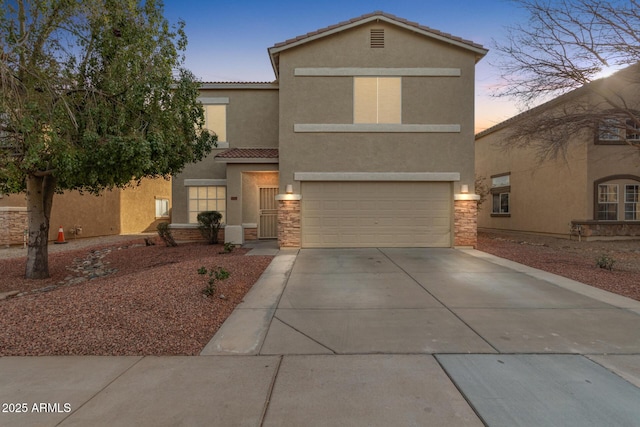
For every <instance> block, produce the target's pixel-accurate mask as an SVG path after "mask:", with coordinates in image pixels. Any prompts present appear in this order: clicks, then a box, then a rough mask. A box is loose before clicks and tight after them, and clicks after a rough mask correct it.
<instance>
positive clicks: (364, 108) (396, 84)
mask: <svg viewBox="0 0 640 427" xmlns="http://www.w3.org/2000/svg"><path fill="white" fill-rule="evenodd" d="M401 88H402V79H401V78H400V77H354V80H353V92H354V100H353V122H354V123H367V124H370V123H401V105H402V103H401V92H402V90H401Z"/></svg>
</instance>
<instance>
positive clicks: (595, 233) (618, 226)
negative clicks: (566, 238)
mask: <svg viewBox="0 0 640 427" xmlns="http://www.w3.org/2000/svg"><path fill="white" fill-rule="evenodd" d="M571 225H572V230H571V231H572V234H573V235H574V236H581V237H586V238H587V239H589V238H590V237H591V238H607V239H612V240H614V239H615V238H627V237H639V236H640V222H639V221H594V220H591V221H571Z"/></svg>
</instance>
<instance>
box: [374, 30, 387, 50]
mask: <svg viewBox="0 0 640 427" xmlns="http://www.w3.org/2000/svg"><path fill="white" fill-rule="evenodd" d="M371 47H372V48H383V47H384V29H383V28H372V29H371Z"/></svg>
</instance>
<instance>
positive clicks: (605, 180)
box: [593, 174, 640, 223]
mask: <svg viewBox="0 0 640 427" xmlns="http://www.w3.org/2000/svg"><path fill="white" fill-rule="evenodd" d="M602 185H617V186H619V188H618V201H617V203H616V206H617V207H616V218H615V219H599V218H600V211H601V208H600V205H601V203H600V193H599V188H600V186H602ZM634 186H637V187H638V192H639V193H640V176H637V175H630V174H620V175H609V176H605V177H602V178H600V179H597V180H595V181H594V182H593V220H594V221H602V222H604V223H612V222H619V223H640V206H638V207H637V209H636V219H626V211H627V206H626V204H627V201H626V200H627V192H628V190H627V189H628V187H634ZM638 199H639V201H640V194H639V195H638ZM629 203H635V202H629ZM609 204H613V202H609ZM621 218H622V219H621Z"/></svg>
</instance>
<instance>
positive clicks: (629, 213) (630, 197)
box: [624, 184, 640, 221]
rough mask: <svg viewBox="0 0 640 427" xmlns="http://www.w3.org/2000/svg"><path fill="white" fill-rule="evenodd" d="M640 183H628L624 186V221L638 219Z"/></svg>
mask: <svg viewBox="0 0 640 427" xmlns="http://www.w3.org/2000/svg"><path fill="white" fill-rule="evenodd" d="M639 194H640V185H637V184H630V185H629V184H628V185H625V186H624V219H625V220H626V221H638V220H640V197H638V195H639Z"/></svg>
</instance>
